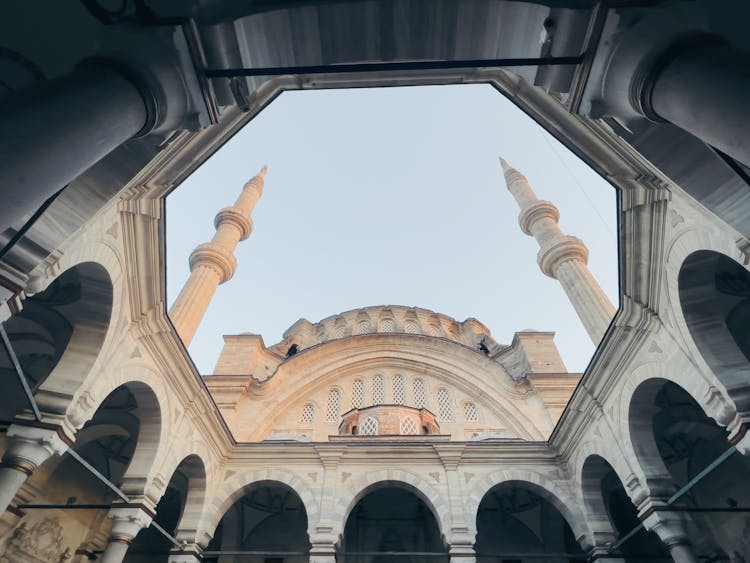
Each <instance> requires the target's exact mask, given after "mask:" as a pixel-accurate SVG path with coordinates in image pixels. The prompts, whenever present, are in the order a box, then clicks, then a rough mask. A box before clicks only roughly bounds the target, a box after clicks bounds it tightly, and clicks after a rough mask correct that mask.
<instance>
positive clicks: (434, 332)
mask: <svg viewBox="0 0 750 563" xmlns="http://www.w3.org/2000/svg"><path fill="white" fill-rule="evenodd" d="M430 336H440V327H439V326H438V325H437V324H434V323H430Z"/></svg>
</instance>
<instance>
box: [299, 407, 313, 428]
mask: <svg viewBox="0 0 750 563" xmlns="http://www.w3.org/2000/svg"><path fill="white" fill-rule="evenodd" d="M299 421H300V423H302V424H312V423H313V422H315V405H313V404H312V403H307V404H306V405H305V406H304V407H302V412H301V413H300V415H299Z"/></svg>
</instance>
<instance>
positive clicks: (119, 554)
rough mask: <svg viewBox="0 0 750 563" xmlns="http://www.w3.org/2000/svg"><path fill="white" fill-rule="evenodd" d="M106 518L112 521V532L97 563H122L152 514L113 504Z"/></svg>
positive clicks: (141, 509) (151, 517) (141, 507)
mask: <svg viewBox="0 0 750 563" xmlns="http://www.w3.org/2000/svg"><path fill="white" fill-rule="evenodd" d="M107 517H108V518H111V519H112V531H111V532H110V535H109V542H108V543H107V547H106V549H105V550H104V553H102V556H101V558H100V559H99V563H122V560H123V559H124V558H125V555H126V554H127V552H128V549H129V548H130V544H131V543H132V542H133V539H135V537H136V536H137V535H138V532H140V531H141V530H142V529H143V528H146V527H148V526H149V525H150V524H151V520H152V519H153V512H151V511H150V510H147V509H146V508H145V507H143V506H135V505H122V506H118V505H116V504H115V505H112V508H111V509H110V511H109V514H107Z"/></svg>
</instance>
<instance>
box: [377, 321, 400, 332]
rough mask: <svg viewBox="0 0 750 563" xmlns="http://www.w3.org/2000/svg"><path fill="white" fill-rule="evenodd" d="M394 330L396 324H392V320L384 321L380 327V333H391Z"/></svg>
mask: <svg viewBox="0 0 750 563" xmlns="http://www.w3.org/2000/svg"><path fill="white" fill-rule="evenodd" d="M395 330H396V323H394V322H393V319H385V320H384V321H383V323H382V325H381V326H380V331H381V332H393V331H395Z"/></svg>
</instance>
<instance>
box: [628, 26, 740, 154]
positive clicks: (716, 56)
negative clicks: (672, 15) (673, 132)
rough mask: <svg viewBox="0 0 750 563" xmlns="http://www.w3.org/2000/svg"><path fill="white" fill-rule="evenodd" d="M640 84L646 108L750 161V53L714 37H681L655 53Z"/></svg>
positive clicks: (655, 116)
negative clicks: (749, 111)
mask: <svg viewBox="0 0 750 563" xmlns="http://www.w3.org/2000/svg"><path fill="white" fill-rule="evenodd" d="M638 78H639V77H637V76H636V82H635V83H634V87H635V88H636V89H637V88H638V87H639V86H640V92H639V96H638V97H639V101H640V104H641V109H642V111H643V112H644V114H645V115H646V117H649V118H651V119H653V120H658V121H669V122H670V123H673V124H674V125H677V126H678V127H680V128H681V129H684V130H685V131H687V132H689V133H692V134H693V135H695V136H696V137H698V138H699V139H701V140H702V141H705V142H706V143H708V144H709V145H712V146H714V147H716V148H717V149H719V150H721V151H722V152H725V153H726V154H728V155H729V156H731V157H733V158H735V159H737V160H738V161H740V162H741V163H743V164H745V165H746V166H750V124H749V123H748V117H747V94H748V92H750V54H748V53H743V52H740V51H737V50H736V49H734V48H733V47H731V46H730V45H728V44H726V43H724V42H722V41H721V40H719V39H718V38H714V37H707V36H704V37H693V38H688V39H687V40H684V41H678V42H676V43H675V44H673V45H672V46H671V47H669V48H667V50H666V51H665V52H664V53H662V54H661V56H658V57H656V59H655V62H653V63H652V66H651V69H650V71H649V72H648V74H647V75H646V77H645V78H643V79H641V80H640V81H639V80H637V79H638Z"/></svg>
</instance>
